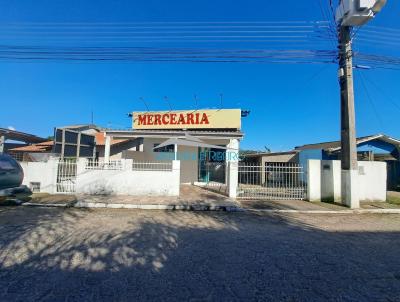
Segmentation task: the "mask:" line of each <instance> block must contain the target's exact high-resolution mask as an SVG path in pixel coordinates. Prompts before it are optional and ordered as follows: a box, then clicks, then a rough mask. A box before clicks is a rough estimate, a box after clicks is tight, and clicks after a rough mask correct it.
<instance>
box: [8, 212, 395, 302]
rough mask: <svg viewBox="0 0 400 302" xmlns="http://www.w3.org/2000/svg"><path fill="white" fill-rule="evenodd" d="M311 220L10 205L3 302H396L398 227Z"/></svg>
mask: <svg viewBox="0 0 400 302" xmlns="http://www.w3.org/2000/svg"><path fill="white" fill-rule="evenodd" d="M313 217H315V216H313ZM363 217H365V218H363ZM386 217H388V216H386ZM392 218H393V219H398V218H397V217H396V218H395V217H392ZM314 219H316V218H306V219H305V218H303V217H301V216H291V215H279V216H276V215H275V216H270V215H262V214H247V213H202V212H196V213H193V212H160V211H147V212H146V211H126V210H125V211H124V210H76V209H43V208H29V209H27V208H21V207H20V208H2V209H0V246H1V248H0V300H1V301H14V300H24V301H31V300H40V301H46V300H47V301H60V300H63V301H64V300H66V301H91V300H93V301H99V300H102V301H143V300H157V301H167V300H169V301H182V300H189V299H193V300H196V299H198V300H214V301H221V300H222V301H223V300H227V301H232V300H286V301H320V300H331V301H348V300H353V301H378V300H392V301H395V300H397V301H398V300H399V298H400V261H399V252H398V251H399V250H400V249H399V248H400V240H399V229H398V227H399V224H393V225H391V224H390V223H391V222H389V224H390V225H389V226H388V227H387V228H386V229H382V230H380V231H371V229H365V230H363V228H362V227H357V223H362V222H363V219H366V220H365V221H364V222H365V223H368V221H372V222H374V223H377V224H379V219H382V218H376V219H378V222H376V221H375V220H374V219H375V218H374V217H372V216H360V215H359V216H351V215H348V216H346V215H343V216H337V218H334V220H332V221H330V220H329V219H330V218H329V219H325V218H322V219H321V220H320V221H315V220H314ZM385 219H386V218H385ZM351 220H354V221H352V222H351ZM323 221H326V225H322V224H321V223H322V222H323ZM349 221H350V224H351V225H352V226H351V227H350V226H349V227H348V228H347V229H346V223H349ZM384 222H385V223H387V221H386V220H385V221H384ZM337 223H338V224H342V225H343V226H344V227H343V229H342V230H341V231H337V229H338V228H337V225H336V224H337ZM320 224H321V226H319V225H320ZM354 225H356V226H354ZM324 227H325V228H326V229H324ZM354 229H359V230H358V231H354Z"/></svg>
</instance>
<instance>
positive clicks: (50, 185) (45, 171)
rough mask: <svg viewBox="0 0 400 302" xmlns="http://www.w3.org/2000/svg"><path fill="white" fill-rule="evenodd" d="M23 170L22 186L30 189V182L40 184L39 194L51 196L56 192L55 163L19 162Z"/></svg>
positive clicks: (54, 161) (53, 161)
mask: <svg viewBox="0 0 400 302" xmlns="http://www.w3.org/2000/svg"><path fill="white" fill-rule="evenodd" d="M20 165H21V167H22V169H23V170H24V180H23V182H22V184H23V185H26V186H28V187H29V188H30V187H31V183H32V182H39V183H40V192H44V193H50V194H53V193H55V192H56V180H57V161H56V160H55V159H50V160H49V161H47V162H20Z"/></svg>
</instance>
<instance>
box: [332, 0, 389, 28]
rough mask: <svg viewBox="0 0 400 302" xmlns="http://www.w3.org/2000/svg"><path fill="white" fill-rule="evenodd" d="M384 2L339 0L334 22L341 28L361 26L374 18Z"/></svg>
mask: <svg viewBox="0 0 400 302" xmlns="http://www.w3.org/2000/svg"><path fill="white" fill-rule="evenodd" d="M385 4H386V0H341V1H340V3H339V6H338V8H337V10H336V21H337V22H338V23H340V24H341V26H361V25H364V24H365V23H367V22H368V21H369V20H371V19H372V18H374V17H375V15H376V14H377V13H378V12H379V11H380V10H381V9H382V7H383V6H384V5H385Z"/></svg>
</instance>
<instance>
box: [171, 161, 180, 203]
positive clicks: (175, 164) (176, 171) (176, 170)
mask: <svg viewBox="0 0 400 302" xmlns="http://www.w3.org/2000/svg"><path fill="white" fill-rule="evenodd" d="M172 174H173V177H174V178H175V183H176V187H175V192H174V194H173V195H174V196H179V195H180V186H181V161H180V160H173V161H172Z"/></svg>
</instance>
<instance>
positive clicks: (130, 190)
mask: <svg viewBox="0 0 400 302" xmlns="http://www.w3.org/2000/svg"><path fill="white" fill-rule="evenodd" d="M123 162H124V164H123V166H124V168H123V170H121V171H113V170H85V168H84V166H82V165H81V163H79V167H78V176H77V179H76V193H80V194H91V195H100V194H101V195H104V194H105V195H139V196H140V195H146V196H148V195H152V196H179V187H180V162H179V161H173V162H172V171H132V169H131V167H132V160H123Z"/></svg>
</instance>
